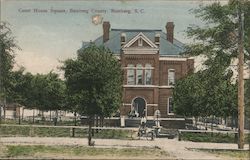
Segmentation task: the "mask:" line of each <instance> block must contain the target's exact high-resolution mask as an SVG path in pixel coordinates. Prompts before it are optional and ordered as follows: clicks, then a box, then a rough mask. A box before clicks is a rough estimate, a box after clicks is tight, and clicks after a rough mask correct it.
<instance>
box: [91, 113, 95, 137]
mask: <svg viewBox="0 0 250 160" xmlns="http://www.w3.org/2000/svg"><path fill="white" fill-rule="evenodd" d="M95 120H96V116H95V115H94V116H93V121H92V126H95ZM94 136H95V131H94V130H93V129H92V137H94Z"/></svg>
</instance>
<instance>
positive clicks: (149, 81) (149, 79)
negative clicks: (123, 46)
mask: <svg viewBox="0 0 250 160" xmlns="http://www.w3.org/2000/svg"><path fill="white" fill-rule="evenodd" d="M145 68H146V69H145V84H146V85H150V84H152V68H151V65H150V64H146V65H145Z"/></svg>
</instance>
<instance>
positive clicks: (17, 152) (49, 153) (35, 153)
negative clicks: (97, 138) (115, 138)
mask: <svg viewBox="0 0 250 160" xmlns="http://www.w3.org/2000/svg"><path fill="white" fill-rule="evenodd" d="M55 157H57V158H85V159H87V158H97V159H98V158H107V157H108V158H112V159H121V158H126V159H134V158H149V159H151V158H159V159H160V158H169V154H168V153H167V152H166V151H163V150H161V149H160V148H157V147H137V148H135V147H124V148H96V147H87V146H44V145H24V146H21V145H5V146H1V147H0V158H55Z"/></svg>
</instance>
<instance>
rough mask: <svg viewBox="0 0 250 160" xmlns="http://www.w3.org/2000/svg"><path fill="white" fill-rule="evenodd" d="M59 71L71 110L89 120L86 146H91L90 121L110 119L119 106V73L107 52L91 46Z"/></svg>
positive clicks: (120, 77) (119, 69)
mask: <svg viewBox="0 0 250 160" xmlns="http://www.w3.org/2000/svg"><path fill="white" fill-rule="evenodd" d="M63 70H64V71H65V79H66V86H67V92H68V95H70V99H71V102H73V103H72V104H71V106H73V107H74V110H76V111H77V113H78V114H80V115H87V116H88V119H89V123H88V125H89V136H88V144H89V145H91V143H92V142H91V138H92V137H91V130H92V123H93V118H94V116H95V115H98V116H105V117H108V116H111V114H112V113H113V112H115V111H117V109H118V108H119V106H120V105H121V97H122V70H121V66H120V63H119V61H118V60H117V59H116V58H115V57H114V56H113V54H112V53H111V52H110V50H108V49H106V48H105V47H103V46H100V47H97V46H95V45H93V44H91V45H90V46H89V47H87V48H85V49H83V50H79V51H78V53H77V58H76V59H75V60H73V59H68V60H66V61H65V62H64V67H63Z"/></svg>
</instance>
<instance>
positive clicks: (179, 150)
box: [0, 137, 248, 160]
mask: <svg viewBox="0 0 250 160" xmlns="http://www.w3.org/2000/svg"><path fill="white" fill-rule="evenodd" d="M94 141H95V147H107V148H112V147H115V148H119V147H137V146H140V147H143V146H147V147H155V146H157V147H160V148H161V149H163V150H165V151H167V152H168V153H169V154H170V155H171V156H173V157H176V158H177V159H203V160H205V159H206V160H217V159H228V158H223V157H218V156H215V155H213V154H210V153H206V152H201V151H194V150H190V148H206V149H237V144H225V143H197V142H187V141H178V140H177V139H165V138H158V139H156V140H154V141H147V140H146V139H141V140H119V139H94ZM0 143H1V144H4V145H7V144H11V145H31V144H32V145H34V144H41V145H80V146H82V145H83V146H86V145H87V139H86V138H69V137H65V138H64V137H63V138H54V137H53V138H52V137H1V138H0ZM245 148H246V149H247V148H248V146H247V145H245Z"/></svg>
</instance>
